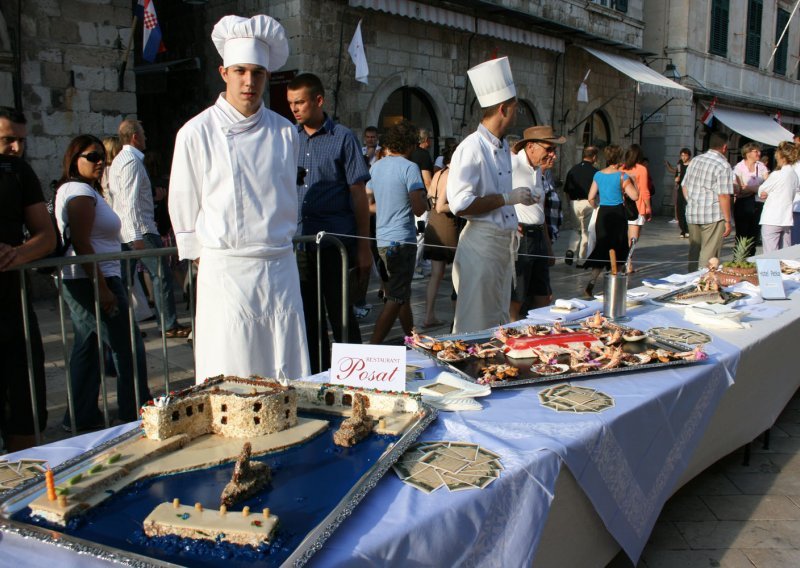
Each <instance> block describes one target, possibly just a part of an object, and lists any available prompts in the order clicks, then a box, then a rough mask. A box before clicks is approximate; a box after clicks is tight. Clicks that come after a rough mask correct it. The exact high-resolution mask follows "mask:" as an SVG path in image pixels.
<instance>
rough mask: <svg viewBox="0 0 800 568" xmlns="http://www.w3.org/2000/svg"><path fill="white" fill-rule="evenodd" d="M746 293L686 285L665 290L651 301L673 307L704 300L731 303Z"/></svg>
mask: <svg viewBox="0 0 800 568" xmlns="http://www.w3.org/2000/svg"><path fill="white" fill-rule="evenodd" d="M746 297H747V294H743V293H741V292H727V291H725V290H714V291H710V290H698V289H697V286H694V285H692V286H686V287H684V288H679V289H678V290H673V291H672V292H667V293H666V294H662V295H661V296H656V297H655V298H653V302H657V303H659V304H665V305H668V306H675V307H684V308H685V307H686V306H693V305H694V304H699V303H700V302H706V303H708V304H723V305H727V304H731V303H733V302H735V301H736V300H741V299H742V298H746Z"/></svg>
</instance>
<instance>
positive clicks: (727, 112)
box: [711, 106, 794, 146]
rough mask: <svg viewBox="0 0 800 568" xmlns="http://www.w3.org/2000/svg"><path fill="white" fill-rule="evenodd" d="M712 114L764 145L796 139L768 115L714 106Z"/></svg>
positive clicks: (738, 131)
mask: <svg viewBox="0 0 800 568" xmlns="http://www.w3.org/2000/svg"><path fill="white" fill-rule="evenodd" d="M711 112H712V114H713V115H714V118H717V119H719V121H720V122H721V123H722V124H724V125H725V126H727V127H728V128H730V129H731V130H733V131H734V132H737V133H739V134H741V135H742V136H745V137H747V138H750V139H751V140H755V141H756V142H761V143H762V144H767V145H769V146H777V145H778V144H780V143H781V142H791V141H792V139H793V137H794V134H792V133H791V132H790V131H788V130H786V129H785V128H784V127H783V126H781V125H780V124H778V123H777V122H776V121H775V119H773V118H772V117H771V116H770V115H768V114H764V113H761V112H750V111H744V110H734V109H731V108H719V107H718V106H714V108H713V109H712V110H711Z"/></svg>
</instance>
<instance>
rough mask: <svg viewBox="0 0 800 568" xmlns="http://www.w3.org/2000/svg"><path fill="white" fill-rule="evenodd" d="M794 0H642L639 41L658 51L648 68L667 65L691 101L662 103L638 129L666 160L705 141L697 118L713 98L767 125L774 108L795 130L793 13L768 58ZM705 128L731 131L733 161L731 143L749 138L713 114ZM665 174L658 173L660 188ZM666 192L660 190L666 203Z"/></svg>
mask: <svg viewBox="0 0 800 568" xmlns="http://www.w3.org/2000/svg"><path fill="white" fill-rule="evenodd" d="M794 5H795V3H794V2H789V1H776V0H756V1H753V0H722V1H720V0H670V1H668V2H664V1H662V0H645V7H646V11H645V17H644V20H645V24H646V30H647V31H646V33H645V36H644V47H645V49H647V50H649V51H650V52H653V53H655V54H657V56H658V57H659V58H660V59H659V61H657V62H655V63H654V65H653V67H654V68H657V69H659V70H666V65H668V64H671V65H673V66H674V68H675V70H676V72H677V73H679V74H680V79H679V81H680V83H681V84H682V85H684V86H686V87H688V88H690V89H692V91H693V97H692V99H691V100H689V101H674V102H673V103H670V104H669V105H668V107H667V108H666V109H664V110H663V111H662V113H660V116H659V120H658V121H655V122H653V123H651V124H647V125H646V126H645V127H644V129H643V130H644V136H646V137H648V138H649V139H652V140H654V141H656V142H657V143H659V144H661V145H663V147H664V153H665V156H666V157H667V158H668V159H669V160H670V161H672V162H673V163H674V161H675V160H676V159H677V157H678V153H679V151H680V148H681V147H688V148H691V149H693V150H694V151H695V152H700V151H704V150H705V149H706V148H707V145H708V143H707V137H708V135H709V133H710V132H711V129H709V128H707V127H705V126H704V125H703V124H702V123H701V121H700V118H701V117H702V116H703V114H704V113H705V111H706V109H707V108H708V107H709V105H710V104H711V102H712V101H713V100H714V99H716V100H717V108H721V109H730V110H733V111H737V112H744V113H748V114H753V115H757V116H760V117H761V118H762V119H763V120H764V121H765V122H766V123H767V124H768V125H769V121H771V120H773V118H774V117H775V115H777V114H779V113H780V116H781V122H782V126H783V127H784V128H786V129H788V130H790V131H793V132H800V69H798V63H799V62H800V53H799V52H798V47H797V46H798V45H800V18H798V17H797V16H795V18H794V19H793V20H791V23H790V25H789V28H788V33H787V35H786V37H784V38H783V41H782V42H781V44H783V45H784V46H785V47H784V49H785V50H786V51H785V52H784V54H783V61H782V65H778V66H777V67H776V58H773V60H772V61H771V62H770V56H771V54H772V52H773V49H774V48H775V45H776V43H777V40H778V39H779V37H780V35H781V32H782V31H783V28H784V22H785V21H786V20H788V17H789V15H790V13H791V11H792V9H793V8H794ZM779 11H780V12H781V14H779ZM781 18H783V19H781ZM776 55H777V56H778V59H780V57H781V56H780V54H777V53H776ZM768 63H769V65H768ZM712 128H713V129H718V130H722V131H724V132H726V133H728V134H729V135H730V136H731V143H730V144H729V146H730V152H729V159H730V161H731V163H736V162H737V161H738V160H740V159H741V155H740V153H739V148H740V147H741V146H742V145H743V144H744V143H745V142H748V141H750V140H751V139H750V138H748V137H746V136H744V135H742V134H741V133H739V132H737V131H736V130H732V129H731V128H730V127H729V126H728V125H726V124H724V123H723V122H722V121H720V120H717V119H715V120H714V123H713V126H712ZM760 142H763V141H760ZM668 181H669V175H665V176H664V183H665V187H669V184H668ZM671 197H672V196H671V195H670V194H667V195H664V200H665V202H668V203H669V205H671Z"/></svg>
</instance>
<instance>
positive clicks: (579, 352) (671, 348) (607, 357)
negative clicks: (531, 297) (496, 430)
mask: <svg viewBox="0 0 800 568" xmlns="http://www.w3.org/2000/svg"><path fill="white" fill-rule="evenodd" d="M406 345H408V346H409V347H411V348H412V349H415V350H416V351H419V352H421V353H423V354H425V355H427V356H428V357H431V358H433V359H436V361H437V362H438V363H439V364H440V365H445V366H448V367H449V368H450V369H451V370H452V371H453V372H455V373H457V374H458V375H460V376H463V377H464V378H466V379H467V380H469V381H472V382H477V383H480V384H487V385H490V386H491V387H492V388H503V387H515V386H520V385H527V384H541V383H547V382H552V381H563V380H568V379H583V378H590V377H596V376H600V375H606V374H610V373H618V372H625V371H636V370H642V369H657V368H661V367H669V366H675V365H687V364H693V363H697V362H701V361H704V360H705V359H707V355H706V353H705V351H704V350H703V347H702V345H697V346H695V347H692V348H690V349H688V350H687V349H686V347H687V346H686V345H685V344H683V345H681V344H679V343H671V342H668V341H663V340H662V341H659V340H656V339H654V338H653V337H651V336H650V335H648V334H647V333H646V332H644V331H642V330H639V329H635V328H631V327H626V326H621V325H618V324H615V323H613V322H611V321H609V320H607V319H606V318H604V317H603V316H602V315H600V313H599V312H598V313H596V314H595V315H594V316H591V317H589V318H587V319H585V320H583V321H581V322H577V323H576V324H574V325H573V324H571V325H563V324H561V323H560V322H555V323H554V324H552V325H526V326H522V327H500V328H498V329H497V330H496V331H495V332H494V333H493V334H491V335H489V334H488V332H486V333H481V334H470V335H467V336H461V337H457V336H445V337H440V338H434V337H429V336H425V335H420V334H418V333H416V332H415V333H413V334H412V335H411V336H409V337H407V338H406Z"/></svg>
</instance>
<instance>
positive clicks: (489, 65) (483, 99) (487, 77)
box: [467, 57, 517, 108]
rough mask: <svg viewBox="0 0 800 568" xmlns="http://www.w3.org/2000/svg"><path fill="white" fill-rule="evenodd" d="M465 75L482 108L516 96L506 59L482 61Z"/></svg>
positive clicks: (509, 66)
mask: <svg viewBox="0 0 800 568" xmlns="http://www.w3.org/2000/svg"><path fill="white" fill-rule="evenodd" d="M467 74H468V75H469V81H470V83H472V88H473V89H474V90H475V95H477V97H478V104H480V105H481V107H482V108H486V107H490V106H492V105H496V104H498V103H502V102H503V101H507V100H508V99H510V98H512V97H516V96H517V89H516V87H515V86H514V77H512V76H511V65H509V63H508V57H501V58H500V59H491V60H489V61H484V62H483V63H480V64H478V65H476V66H475V67H473V68H472V69H470V70H469V71H467Z"/></svg>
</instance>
